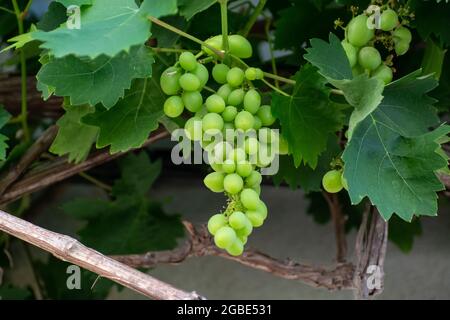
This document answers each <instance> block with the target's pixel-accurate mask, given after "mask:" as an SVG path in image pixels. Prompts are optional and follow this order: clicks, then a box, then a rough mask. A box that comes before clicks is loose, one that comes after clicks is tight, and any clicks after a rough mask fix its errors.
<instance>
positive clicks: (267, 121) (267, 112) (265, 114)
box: [257, 105, 276, 127]
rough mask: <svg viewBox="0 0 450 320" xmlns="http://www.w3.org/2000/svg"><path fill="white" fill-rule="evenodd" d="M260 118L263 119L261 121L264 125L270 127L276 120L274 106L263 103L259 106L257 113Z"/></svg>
mask: <svg viewBox="0 0 450 320" xmlns="http://www.w3.org/2000/svg"><path fill="white" fill-rule="evenodd" d="M257 115H258V117H259V119H261V123H262V125H263V126H266V127H270V126H271V125H273V124H274V123H275V121H276V119H275V117H274V116H273V114H272V107H271V106H269V105H263V106H261V107H260V108H259V110H258V113H257Z"/></svg>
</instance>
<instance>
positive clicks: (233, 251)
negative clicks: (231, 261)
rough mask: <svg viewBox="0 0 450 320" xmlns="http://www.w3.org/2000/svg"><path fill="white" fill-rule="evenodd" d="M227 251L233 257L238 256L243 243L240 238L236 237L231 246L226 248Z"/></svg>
mask: <svg viewBox="0 0 450 320" xmlns="http://www.w3.org/2000/svg"><path fill="white" fill-rule="evenodd" d="M227 252H228V254H229V255H231V256H234V257H237V256H240V255H241V254H242V253H243V252H244V244H243V243H242V241H241V240H239V239H236V240H235V241H234V242H233V243H232V244H231V246H229V247H228V248H227Z"/></svg>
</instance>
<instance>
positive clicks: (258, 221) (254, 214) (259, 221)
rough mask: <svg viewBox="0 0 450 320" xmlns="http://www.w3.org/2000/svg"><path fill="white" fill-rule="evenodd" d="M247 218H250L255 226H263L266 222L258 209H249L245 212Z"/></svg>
mask: <svg viewBox="0 0 450 320" xmlns="http://www.w3.org/2000/svg"><path fill="white" fill-rule="evenodd" d="M245 215H246V216H247V219H248V220H250V222H251V223H252V226H253V227H254V228H258V227H261V226H262V225H263V224H264V219H263V216H262V214H261V213H260V212H258V211H247V212H246V213H245Z"/></svg>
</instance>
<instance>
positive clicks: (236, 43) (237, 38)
mask: <svg viewBox="0 0 450 320" xmlns="http://www.w3.org/2000/svg"><path fill="white" fill-rule="evenodd" d="M205 43H206V44H208V45H209V46H211V47H213V48H214V49H217V50H219V51H220V50H222V35H217V36H214V37H211V38H209V39H207V40H206V41H205ZM228 46H229V50H230V53H231V54H232V55H234V56H236V57H238V58H243V59H247V58H250V57H251V56H252V54H253V49H252V45H251V44H250V42H249V41H248V40H247V39H246V38H244V37H243V36H241V35H237V34H232V35H229V36H228ZM202 50H203V51H204V52H206V54H208V55H214V52H212V51H211V50H210V49H209V48H207V47H205V46H203V47H202Z"/></svg>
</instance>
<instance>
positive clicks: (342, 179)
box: [341, 173, 348, 191]
mask: <svg viewBox="0 0 450 320" xmlns="http://www.w3.org/2000/svg"><path fill="white" fill-rule="evenodd" d="M341 183H342V187H343V188H344V189H345V190H347V191H348V182H347V179H345V177H344V173H342V175H341Z"/></svg>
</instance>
